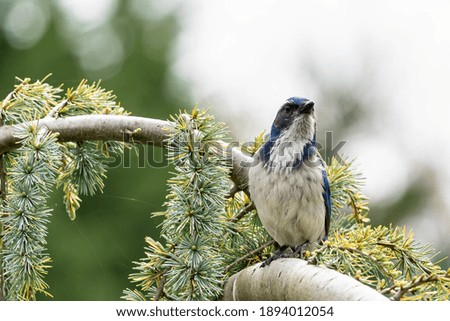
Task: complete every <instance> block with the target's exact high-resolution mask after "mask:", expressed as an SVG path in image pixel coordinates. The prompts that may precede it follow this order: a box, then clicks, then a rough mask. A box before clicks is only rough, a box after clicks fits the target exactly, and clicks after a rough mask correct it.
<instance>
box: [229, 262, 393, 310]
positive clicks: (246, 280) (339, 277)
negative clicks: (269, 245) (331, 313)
mask: <svg viewBox="0 0 450 321" xmlns="http://www.w3.org/2000/svg"><path fill="white" fill-rule="evenodd" d="M259 266H260V264H256V265H253V266H250V267H248V268H246V269H244V270H242V271H240V272H238V273H236V274H234V275H233V276H231V278H230V279H229V280H228V281H227V283H226V284H225V293H224V296H223V300H226V301H253V300H258V301H262V300H264V301H388V300H389V299H388V298H386V297H385V296H383V295H382V294H380V293H379V292H377V291H375V290H374V289H372V288H370V287H368V286H366V285H364V284H362V283H361V282H358V281H357V280H355V279H353V278H351V277H349V276H347V275H344V274H341V273H339V272H336V271H334V270H330V269H327V268H324V267H321V266H316V265H310V264H307V262H306V261H303V260H299V259H279V260H276V261H274V262H272V263H271V264H270V265H269V266H266V267H264V268H260V267H259Z"/></svg>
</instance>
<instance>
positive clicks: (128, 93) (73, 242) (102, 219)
mask: <svg viewBox="0 0 450 321" xmlns="http://www.w3.org/2000/svg"><path fill="white" fill-rule="evenodd" d="M68 3H69V1H66V0H59V1H57V0H30V1H28V0H14V1H13V0H0V22H1V29H0V70H1V77H0V97H2V98H3V97H5V96H6V95H7V94H8V93H9V92H10V91H11V90H12V89H13V85H14V84H15V83H16V81H15V77H16V76H17V77H20V78H25V77H30V78H32V79H33V80H36V79H42V78H43V77H45V76H46V75H47V74H49V73H52V74H53V75H52V76H51V77H50V78H49V80H48V82H49V83H51V84H53V85H55V86H58V85H59V84H61V83H63V84H64V86H65V88H68V87H72V86H76V85H77V84H78V83H79V82H80V80H81V79H83V78H87V79H88V80H89V81H90V82H93V81H97V80H99V79H102V86H103V87H104V88H106V89H108V90H113V91H114V93H115V94H116V95H117V96H118V100H119V101H120V102H121V103H122V105H123V106H124V107H125V108H126V109H127V110H128V111H130V112H131V113H132V114H134V115H139V116H147V117H152V118H160V119H166V118H168V116H169V115H170V114H173V113H175V112H177V111H178V109H180V108H181V109H183V108H191V107H192V105H193V103H195V99H192V97H191V96H192V94H191V91H190V88H189V86H188V85H187V84H185V83H183V81H182V80H180V79H179V78H178V77H177V75H174V74H173V72H172V69H171V63H172V62H173V60H174V57H173V55H174V53H173V52H174V50H173V48H174V46H175V45H176V40H177V35H178V34H179V31H180V29H179V19H180V18H179V15H177V9H176V8H175V9H172V10H169V11H161V10H160V7H159V6H154V3H155V2H154V1H146V0H133V1H114V2H113V3H114V5H113V6H108V7H105V8H104V10H103V11H102V14H101V15H100V16H93V15H92V14H91V13H90V12H81V13H80V12H78V13H77V12H76V6H74V5H73V3H75V1H74V2H72V6H68ZM106 3H109V2H106ZM175 7H176V6H175ZM71 10H74V12H72V11H71ZM97 12H98V10H97ZM72 15H77V17H78V18H77V19H73V18H72V17H73V16H72ZM315 64H319V62H317V61H314V60H311V61H310V64H309V66H310V70H309V71H307V72H309V73H310V78H311V80H312V81H314V82H315V83H316V84H317V86H318V88H317V95H318V96H320V97H321V99H322V101H323V102H324V104H326V105H328V106H339V107H340V108H341V109H340V114H339V115H340V117H339V118H334V119H332V121H330V120H328V123H327V130H329V131H333V132H335V133H339V137H335V141H336V142H337V141H338V140H341V139H342V140H346V139H348V136H347V134H348V130H349V129H351V128H353V129H354V128H359V127H361V126H365V127H367V126H371V125H370V124H369V125H367V119H370V118H371V117H372V116H373V113H374V110H376V104H377V103H379V102H378V101H376V100H375V101H373V104H374V105H372V106H371V105H370V104H369V105H368V104H367V101H365V100H363V99H362V100H361V99H359V98H358V97H360V96H357V95H352V94H349V92H352V91H353V92H355V91H358V90H360V89H361V88H352V87H351V86H350V87H348V86H346V85H345V83H344V84H342V83H339V84H337V83H333V82H327V78H326V77H323V75H322V76H321V75H320V74H318V73H317V72H316V70H317V69H318V68H315V67H314V65H315ZM206 67H207V66H206ZM371 72H372V70H368V71H367V74H368V75H369V76H370V74H371ZM363 89H364V88H363ZM366 89H367V88H365V89H364V90H366ZM2 98H0V99H2ZM330 108H334V107H330ZM337 108H338V107H337ZM322 116H323V115H322ZM222 117H224V118H226V115H224V114H222ZM219 118H220V117H219ZM323 118H325V120H326V116H325V117H323ZM227 121H229V122H232V121H233V119H228V120H227ZM243 122H244V120H242V119H240V120H239V121H236V123H237V125H234V126H240V125H244V124H243ZM358 126H359V127H358ZM232 128H233V126H232ZM255 134H257V133H255ZM321 135H322V136H321ZM323 140H324V137H323V132H321V133H319V141H323ZM163 157H164V155H163V152H162V151H161V150H159V149H153V148H151V147H142V146H140V147H139V153H137V154H136V153H127V154H126V159H127V160H128V161H129V166H126V167H125V168H124V166H115V167H114V168H112V169H110V171H109V174H108V179H107V181H106V187H105V189H104V192H103V194H99V195H97V196H95V197H90V198H89V197H84V198H83V202H82V206H81V208H80V210H79V211H78V213H77V219H76V221H74V222H71V221H70V220H69V218H68V216H67V214H66V213H65V210H64V206H63V204H62V195H61V193H60V191H56V192H55V195H54V197H53V198H52V200H51V206H52V207H53V208H54V212H53V219H52V222H51V224H50V225H49V237H48V250H49V253H50V255H51V257H52V259H53V264H52V266H53V267H52V269H51V270H50V272H49V275H48V277H47V278H46V281H47V282H48V283H49V285H50V293H52V295H53V296H54V299H56V300H118V299H119V298H120V296H121V295H122V290H123V289H125V288H126V287H130V283H129V281H128V275H129V274H130V273H131V272H132V267H133V264H132V262H133V261H137V260H139V258H141V257H142V256H143V247H144V237H145V236H146V235H149V236H152V237H157V236H158V229H157V225H158V224H159V221H158V220H157V219H151V218H150V213H151V212H155V211H160V210H161V209H162V204H163V203H164V200H165V194H166V185H165V184H166V180H167V178H168V177H169V171H170V168H168V167H167V166H164V164H165V162H164V161H163ZM353 157H356V158H357V155H352V158H353ZM146 160H156V162H159V161H161V162H162V163H163V165H161V164H159V165H158V164H156V165H155V163H154V162H153V165H151V164H149V163H148V162H146ZM142 165H145V166H142ZM415 174H416V176H415V178H414V179H412V180H411V181H410V182H409V186H408V187H407V188H406V189H405V191H404V192H403V193H401V194H400V195H396V197H395V198H394V200H393V201H391V202H387V203H371V218H372V222H373V223H374V224H389V223H393V224H394V225H396V224H404V222H405V218H406V217H408V216H410V215H411V214H413V215H417V214H418V213H421V212H422V210H423V209H424V208H425V207H426V206H427V204H428V203H427V202H428V200H429V199H430V197H431V195H433V194H434V193H435V192H436V191H435V189H436V185H435V184H434V183H433V179H437V176H436V173H435V172H434V171H433V170H431V169H430V168H419V169H418V170H417V172H416V173H415ZM430 178H431V180H430ZM424 182H425V183H424ZM448 246H449V245H447V249H448ZM443 265H444V267H448V265H449V263H448V260H447V261H446V262H444V263H443ZM38 299H40V300H45V299H48V298H46V297H44V296H40V297H39V298H38Z"/></svg>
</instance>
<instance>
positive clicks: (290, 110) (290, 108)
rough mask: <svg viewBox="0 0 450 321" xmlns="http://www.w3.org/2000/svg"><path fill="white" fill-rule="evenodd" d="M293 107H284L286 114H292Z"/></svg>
mask: <svg viewBox="0 0 450 321" xmlns="http://www.w3.org/2000/svg"><path fill="white" fill-rule="evenodd" d="M292 109H293V108H292V106H289V105H288V106H286V107H284V110H285V112H287V113H291V112H292Z"/></svg>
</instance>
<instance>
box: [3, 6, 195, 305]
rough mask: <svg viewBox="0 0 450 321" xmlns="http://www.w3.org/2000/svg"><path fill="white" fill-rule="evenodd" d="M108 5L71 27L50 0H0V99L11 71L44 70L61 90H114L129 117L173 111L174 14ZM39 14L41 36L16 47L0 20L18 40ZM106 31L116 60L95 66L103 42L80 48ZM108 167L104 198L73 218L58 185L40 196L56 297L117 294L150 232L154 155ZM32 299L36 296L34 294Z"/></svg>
mask: <svg viewBox="0 0 450 321" xmlns="http://www.w3.org/2000/svg"><path fill="white" fill-rule="evenodd" d="M112 2H113V3H115V4H116V5H115V6H112V9H111V12H110V13H109V15H107V14H106V13H105V17H107V18H103V19H99V20H100V21H101V22H100V23H91V24H88V23H84V24H83V23H78V24H77V23H76V19H74V18H73V17H72V16H71V12H68V10H67V9H65V8H64V7H62V6H61V4H60V3H61V2H60V1H53V0H34V1H28V0H27V1H22V0H0V22H1V27H0V69H1V70H2V77H1V79H0V97H2V98H4V97H6V96H7V94H8V93H9V92H10V91H11V88H12V87H13V85H14V84H15V83H16V80H15V77H16V76H17V77H20V78H25V77H30V78H33V79H42V78H44V77H45V76H46V75H48V74H49V73H52V74H53V75H52V77H50V78H49V79H48V80H47V82H49V83H50V84H56V85H59V84H60V83H64V84H65V86H66V87H75V88H76V86H77V85H78V83H79V81H80V79H83V78H87V79H88V80H98V79H102V86H104V87H106V88H109V89H112V90H114V92H115V94H117V96H118V97H120V100H121V103H122V104H123V106H125V107H126V109H127V110H128V111H129V112H131V113H132V114H135V115H140V116H148V117H153V118H161V119H166V118H168V116H169V114H171V113H174V112H175V111H176V110H178V108H179V107H180V105H181V104H180V102H181V101H183V103H186V100H188V99H186V97H188V95H186V94H185V92H186V91H185V89H183V88H182V86H175V85H174V84H171V87H170V89H169V87H168V85H169V81H170V74H169V57H170V54H171V50H172V43H173V40H174V38H175V36H176V33H177V28H178V27H177V24H176V20H175V17H174V14H173V13H172V14H170V13H169V14H166V15H161V14H158V13H156V12H157V10H156V9H155V10H153V9H152V7H153V2H152V1H112ZM133 2H134V4H133ZM138 2H139V3H138ZM24 3H27V4H24ZM33 5H34V7H32V6H33ZM136 5H141V6H144V5H145V11H143V10H141V12H140V11H139V10H137V9H136ZM24 6H25V7H24ZM30 6H31V8H32V9H33V8H34V9H36V8H38V9H40V10H35V13H36V14H35V15H32V16H30V10H25V9H27V7H28V9H30ZM38 11H39V12H38ZM153 11H155V12H153ZM27 15H28V16H27ZM39 16H43V17H44V20H45V21H46V22H45V23H43V24H42V25H43V27H42V28H43V29H42V34H40V35H38V36H36V37H37V38H36V39H35V41H31V42H30V43H25V44H23V45H22V44H21V43H17V41H14V39H15V38H14V37H13V36H12V35H14V34H13V33H12V32H11V30H12V29H11V28H10V25H11V24H12V23H14V21H18V22H20V25H19V31H21V30H22V29H23V30H22V31H21V32H22V33H23V34H19V35H21V37H22V38H23V39H26V38H27V37H28V36H27V34H29V35H31V34H33V31H34V30H38V29H39V28H40V27H39V26H38V23H36V24H35V25H31V26H29V28H26V26H27V22H28V21H34V19H37V18H36V17H39ZM16 27H17V26H16ZM38 27H39V28H38ZM20 28H22V29H20ZM33 29H34V30H33ZM39 30H40V29H39ZM16 31H17V30H16ZM108 35H109V36H111V37H113V40H115V42H116V43H117V44H118V46H119V48H121V56H119V58H120V59H118V60H117V62H116V63H113V64H112V65H110V66H106V67H105V68H103V69H95V67H96V66H98V65H101V63H102V60H106V59H107V58H108V54H109V51H112V50H110V49H108V47H107V46H108V43H106V44H103V45H105V46H106V48H101V47H100V48H97V47H95V46H94V45H95V44H98V46H100V45H102V43H101V42H99V41H93V42H94V45H90V46H88V45H87V44H86V43H85V42H88V40H89V39H91V41H92V39H94V40H95V39H96V38H95V37H104V36H108ZM111 43H114V41H111ZM88 44H89V43H88ZM86 48H87V49H89V48H92V51H95V52H94V54H95V53H97V54H98V55H100V58H99V59H100V62H98V63H96V61H94V62H93V63H91V65H90V68H88V67H86V63H85V60H86V59H87V58H85V56H86V55H88V54H89V52H87V53H85V52H83V50H85V51H86V50H87V49H86ZM83 54H84V56H83ZM91 54H92V53H91ZM88 56H89V55H88ZM103 58H104V59H103ZM109 167H110V170H109V175H108V179H107V182H106V186H105V188H104V189H103V192H104V194H102V195H97V196H95V197H84V198H83V204H82V207H81V208H80V209H79V210H78V211H77V220H76V221H70V220H69V219H68V217H67V215H66V214H65V208H64V206H63V205H62V203H61V197H62V195H61V194H62V191H61V190H59V191H57V192H56V193H54V196H53V197H52V199H51V200H50V202H49V205H50V207H52V208H54V211H53V217H52V220H51V223H50V224H49V225H48V233H49V235H48V252H49V254H50V256H51V257H52V259H53V263H52V266H53V268H52V269H51V270H49V273H48V275H47V276H46V282H47V283H48V284H49V285H50V288H51V293H52V295H53V297H54V299H56V300H117V299H119V298H120V296H121V294H122V290H123V289H124V288H125V287H126V286H127V284H128V281H127V277H128V275H129V274H130V273H131V272H132V266H131V265H130V262H131V261H135V260H137V259H138V258H139V257H140V256H141V249H142V246H143V244H144V237H145V236H146V235H154V236H155V238H157V237H158V233H156V231H155V227H156V225H157V224H158V221H159V220H158V219H152V220H150V219H149V214H150V212H154V211H158V210H161V205H162V204H163V203H164V196H165V191H164V189H161V186H164V184H165V182H166V180H167V179H168V175H169V173H168V169H167V161H166V160H165V156H164V153H163V151H161V150H160V149H159V148H152V147H150V146H138V147H137V149H136V150H135V151H131V150H129V151H125V155H124V156H120V157H117V156H116V157H115V159H114V160H113V161H112V162H111V163H110V165H109ZM124 221H126V223H124ZM37 298H38V299H40V300H42V299H46V297H45V296H42V295H38V296H37Z"/></svg>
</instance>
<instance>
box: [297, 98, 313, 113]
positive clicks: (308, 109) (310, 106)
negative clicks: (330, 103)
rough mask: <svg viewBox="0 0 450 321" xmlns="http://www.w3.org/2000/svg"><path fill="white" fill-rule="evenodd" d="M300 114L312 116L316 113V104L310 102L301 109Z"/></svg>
mask: <svg viewBox="0 0 450 321" xmlns="http://www.w3.org/2000/svg"><path fill="white" fill-rule="evenodd" d="M299 111H300V114H311V113H312V112H313V111H314V102H313V101H312V100H308V101H307V102H305V103H304V104H303V105H302V106H301V107H300V110H299Z"/></svg>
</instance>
